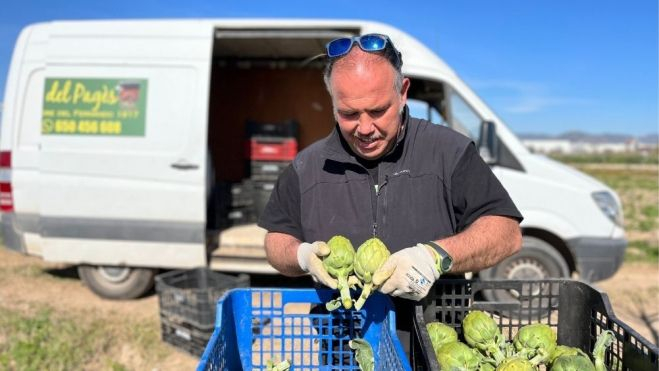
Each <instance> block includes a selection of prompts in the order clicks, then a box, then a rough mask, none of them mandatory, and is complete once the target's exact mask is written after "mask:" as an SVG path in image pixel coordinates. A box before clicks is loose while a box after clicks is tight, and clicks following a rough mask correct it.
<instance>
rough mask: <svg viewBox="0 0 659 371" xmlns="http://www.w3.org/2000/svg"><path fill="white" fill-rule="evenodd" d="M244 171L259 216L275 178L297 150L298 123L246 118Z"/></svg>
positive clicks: (275, 180)
mask: <svg viewBox="0 0 659 371" xmlns="http://www.w3.org/2000/svg"><path fill="white" fill-rule="evenodd" d="M246 129H247V143H246V157H247V171H248V173H249V174H250V181H251V184H252V186H253V199H254V211H255V214H256V216H257V217H258V216H260V215H261V213H262V212H263V210H264V209H265V205H266V204H267V203H268V200H269V199H270V193H271V192H272V190H273V189H274V187H275V183H276V182H277V178H278V177H279V174H281V172H282V171H284V169H286V167H287V166H288V165H289V164H290V163H291V161H293V159H294V158H295V155H297V151H298V139H297V137H298V123H297V121H295V120H289V121H285V122H282V123H261V122H255V121H248V122H247V125H246Z"/></svg>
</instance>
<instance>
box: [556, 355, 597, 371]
mask: <svg viewBox="0 0 659 371" xmlns="http://www.w3.org/2000/svg"><path fill="white" fill-rule="evenodd" d="M550 370H551V371H595V366H593V362H591V361H590V358H588V356H584V355H581V354H564V355H562V356H559V357H558V358H556V359H555V360H554V362H553V363H552V365H551V368H550Z"/></svg>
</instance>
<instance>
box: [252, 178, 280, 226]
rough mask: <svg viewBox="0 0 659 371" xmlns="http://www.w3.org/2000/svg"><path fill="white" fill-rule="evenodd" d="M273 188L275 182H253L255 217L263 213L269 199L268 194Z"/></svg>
mask: <svg viewBox="0 0 659 371" xmlns="http://www.w3.org/2000/svg"><path fill="white" fill-rule="evenodd" d="M274 188H275V182H274V181H271V182H254V212H255V213H256V215H257V217H258V216H261V214H263V210H265V206H266V205H267V204H268V201H269V200H270V194H271V193H272V190H273V189H274Z"/></svg>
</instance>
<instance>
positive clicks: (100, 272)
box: [78, 265, 156, 299]
mask: <svg viewBox="0 0 659 371" xmlns="http://www.w3.org/2000/svg"><path fill="white" fill-rule="evenodd" d="M78 274H79V275H80V278H81V279H82V280H83V281H84V282H85V284H86V285H87V287H89V289H90V290H92V291H93V292H94V293H95V294H96V295H98V296H100V297H103V298H106V299H135V298H138V297H140V296H142V295H144V294H145V293H146V292H147V291H149V290H150V289H151V288H152V287H153V279H154V277H155V275H156V270H155V269H150V268H133V267H113V266H105V265H81V266H79V267H78Z"/></svg>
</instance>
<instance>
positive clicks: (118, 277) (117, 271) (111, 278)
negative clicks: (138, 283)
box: [98, 266, 130, 283]
mask: <svg viewBox="0 0 659 371" xmlns="http://www.w3.org/2000/svg"><path fill="white" fill-rule="evenodd" d="M98 273H99V275H100V276H101V277H103V278H104V279H105V280H107V281H108V282H111V283H121V282H124V281H125V280H126V279H128V276H129V275H130V268H127V267H107V266H101V267H98Z"/></svg>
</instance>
